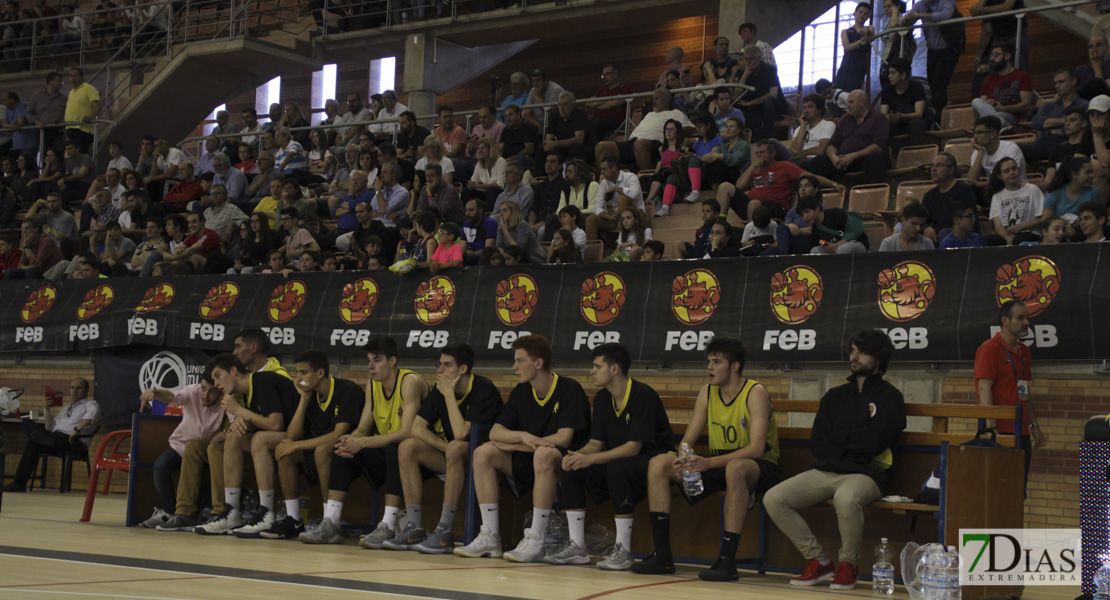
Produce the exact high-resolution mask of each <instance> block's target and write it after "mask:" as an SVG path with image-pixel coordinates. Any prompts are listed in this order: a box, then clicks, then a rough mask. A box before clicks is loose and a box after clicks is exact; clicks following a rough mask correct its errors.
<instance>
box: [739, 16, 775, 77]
mask: <svg viewBox="0 0 1110 600" xmlns="http://www.w3.org/2000/svg"><path fill="white" fill-rule="evenodd" d="M758 31H759V28H757V27H756V26H755V23H741V24H740V27H739V28H738V33H739V34H740V40H741V41H743V42H744V48H743V52H744V54H748V53H749V52H748V46H755V47H756V49H758V50H759V56H760V58H762V59H763V64H765V65H771V66H772V67H773V66H775V65H776V64H778V63H776V62H775V51H774V49H773V48H771V45H770V44H768V43H767V42H765V41H763V40H761V39H758V37H757V35H756V34H757V33H758ZM745 65H746V63H745V62H744V61H743V59H742V58H741V61H740V65H739V66H741V67H744V66H745Z"/></svg>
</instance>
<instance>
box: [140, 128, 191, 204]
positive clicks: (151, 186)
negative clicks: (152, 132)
mask: <svg viewBox="0 0 1110 600" xmlns="http://www.w3.org/2000/svg"><path fill="white" fill-rule="evenodd" d="M139 158H140V162H142V155H141V154H140V157H139ZM187 160H188V159H187V158H186V157H185V153H184V152H182V151H181V150H178V149H177V148H171V147H170V143H169V142H168V141H166V138H158V139H156V140H154V153H153V155H152V159H151V161H150V172H149V174H147V175H146V176H145V177H144V178H143V185H145V186H146V191H147V193H148V194H150V199H151V201H152V202H155V203H158V202H162V194H163V193H165V190H166V182H168V181H171V180H176V179H179V173H178V171H179V169H180V165H181V163H184V162H186V161H187ZM141 169H142V167H141V166H140V172H141Z"/></svg>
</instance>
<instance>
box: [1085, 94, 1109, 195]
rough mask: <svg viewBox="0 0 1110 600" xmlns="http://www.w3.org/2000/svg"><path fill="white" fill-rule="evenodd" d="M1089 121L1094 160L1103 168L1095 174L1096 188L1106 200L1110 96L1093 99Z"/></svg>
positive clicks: (1089, 110)
mask: <svg viewBox="0 0 1110 600" xmlns="http://www.w3.org/2000/svg"><path fill="white" fill-rule="evenodd" d="M1087 120H1088V122H1089V123H1090V127H1091V129H1090V131H1091V142H1092V143H1093V144H1094V147H1095V155H1094V158H1095V159H1096V160H1098V163H1099V165H1101V167H1102V168H1100V169H1098V170H1097V171H1096V172H1095V187H1097V188H1098V191H1099V192H1101V193H1102V196H1103V197H1104V198H1107V197H1110V177H1108V176H1107V175H1106V168H1107V167H1108V166H1110V146H1108V145H1107V141H1108V140H1110V96H1107V95H1100V96H1095V97H1094V98H1091V102H1090V104H1088V105H1087Z"/></svg>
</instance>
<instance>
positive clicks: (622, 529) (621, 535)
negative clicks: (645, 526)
mask: <svg viewBox="0 0 1110 600" xmlns="http://www.w3.org/2000/svg"><path fill="white" fill-rule="evenodd" d="M616 522H617V543H618V544H620V546H621V548H624V549H625V550H628V551H630V552H631V551H632V517H629V518H627V519H622V518H620V517H617V518H616Z"/></svg>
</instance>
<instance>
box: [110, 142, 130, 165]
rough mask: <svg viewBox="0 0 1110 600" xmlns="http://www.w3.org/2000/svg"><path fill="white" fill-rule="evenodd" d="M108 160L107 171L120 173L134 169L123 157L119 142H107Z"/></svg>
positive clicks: (121, 146)
mask: <svg viewBox="0 0 1110 600" xmlns="http://www.w3.org/2000/svg"><path fill="white" fill-rule="evenodd" d="M108 156H110V157H111V158H110V159H109V160H108V168H109V169H118V170H119V172H120V173H123V172H124V171H130V170H132V169H134V168H135V167H133V166H131V161H130V160H128V159H127V157H126V156H124V155H123V142H121V141H119V140H111V141H110V142H108Z"/></svg>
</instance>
